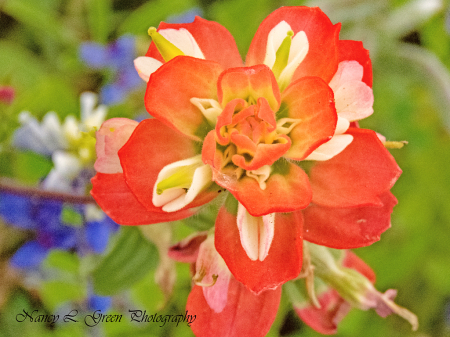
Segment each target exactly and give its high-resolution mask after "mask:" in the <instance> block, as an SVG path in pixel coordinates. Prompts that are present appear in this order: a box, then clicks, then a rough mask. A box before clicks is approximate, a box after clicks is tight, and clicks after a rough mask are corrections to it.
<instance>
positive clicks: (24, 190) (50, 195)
mask: <svg viewBox="0 0 450 337" xmlns="http://www.w3.org/2000/svg"><path fill="white" fill-rule="evenodd" d="M0 191H5V192H8V193H12V194H16V195H26V196H29V197H33V198H40V199H51V200H60V201H63V202H70V203H74V204H95V200H94V198H92V197H91V196H90V195H73V194H69V193H61V192H52V191H45V190H42V189H39V188H36V187H28V186H21V185H18V184H17V183H15V182H13V181H12V180H11V179H7V178H0Z"/></svg>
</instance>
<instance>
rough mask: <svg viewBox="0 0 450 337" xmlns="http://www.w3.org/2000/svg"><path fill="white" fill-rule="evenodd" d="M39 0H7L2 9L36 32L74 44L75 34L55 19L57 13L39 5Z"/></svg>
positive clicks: (67, 43)
mask: <svg viewBox="0 0 450 337" xmlns="http://www.w3.org/2000/svg"><path fill="white" fill-rule="evenodd" d="M39 3H40V2H39V1H27V0H14V1H7V2H5V4H4V5H3V6H2V11H4V12H5V13H7V14H8V15H10V16H12V17H14V18H15V19H16V20H17V21H19V22H20V23H21V24H23V25H24V26H26V27H28V28H30V29H31V30H32V31H33V32H35V33H36V34H45V35H46V36H47V37H48V38H51V39H53V40H56V41H58V42H60V43H61V44H63V45H66V46H68V45H70V44H76V43H77V40H76V38H75V34H74V32H73V31H71V30H70V29H69V28H68V27H67V26H65V25H63V24H62V22H60V21H59V20H58V19H57V15H56V14H57V13H55V12H53V13H52V12H51V11H49V10H48V8H42V7H40V6H39Z"/></svg>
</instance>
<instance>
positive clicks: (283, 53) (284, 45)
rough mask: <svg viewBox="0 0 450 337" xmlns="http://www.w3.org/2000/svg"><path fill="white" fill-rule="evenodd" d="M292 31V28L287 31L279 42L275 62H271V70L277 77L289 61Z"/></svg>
mask: <svg viewBox="0 0 450 337" xmlns="http://www.w3.org/2000/svg"><path fill="white" fill-rule="evenodd" d="M293 36H294V32H293V31H292V30H290V31H288V32H287V34H286V37H285V38H284V40H283V42H281V45H280V47H279V48H278V50H277V53H276V58H275V63H274V64H273V67H272V71H273V74H274V75H275V78H277V79H278V78H279V77H280V75H281V73H282V71H283V69H284V68H286V66H287V64H288V61H289V52H290V50H291V42H292V37H293Z"/></svg>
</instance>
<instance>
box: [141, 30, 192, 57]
mask: <svg viewBox="0 0 450 337" xmlns="http://www.w3.org/2000/svg"><path fill="white" fill-rule="evenodd" d="M148 35H150V37H151V38H152V41H153V43H154V44H155V46H156V48H158V51H159V52H160V54H161V56H162V57H163V59H164V61H166V62H168V61H170V60H171V59H173V58H174V57H176V56H179V55H184V53H183V52H182V51H181V50H180V49H178V48H177V47H176V46H175V45H174V44H173V43H171V42H169V40H167V39H166V38H165V37H164V36H162V35H161V34H160V33H158V32H157V31H156V28H155V27H150V28H149V29H148Z"/></svg>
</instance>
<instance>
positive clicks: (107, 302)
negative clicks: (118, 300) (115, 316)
mask: <svg viewBox="0 0 450 337" xmlns="http://www.w3.org/2000/svg"><path fill="white" fill-rule="evenodd" d="M111 303H112V298H111V297H108V296H99V295H92V296H90V297H89V300H88V307H89V309H90V310H92V311H95V310H101V312H102V313H105V312H106V311H108V309H109V308H110V307H111Z"/></svg>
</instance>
